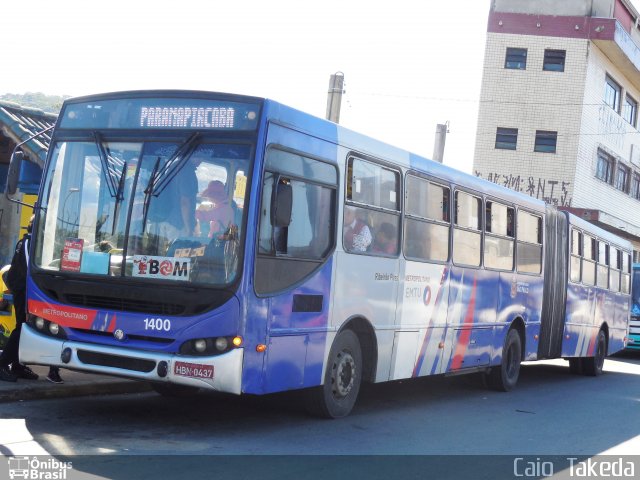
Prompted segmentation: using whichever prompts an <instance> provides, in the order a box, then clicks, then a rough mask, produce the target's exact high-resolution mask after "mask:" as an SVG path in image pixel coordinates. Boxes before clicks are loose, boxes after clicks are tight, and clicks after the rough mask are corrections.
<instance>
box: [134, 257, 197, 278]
mask: <svg viewBox="0 0 640 480" xmlns="http://www.w3.org/2000/svg"><path fill="white" fill-rule="evenodd" d="M190 271H191V259H190V258H174V257H152V256H149V255H136V256H134V257H133V276H134V277H144V278H159V279H163V280H182V281H188V280H189V273H190Z"/></svg>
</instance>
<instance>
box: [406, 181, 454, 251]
mask: <svg viewBox="0 0 640 480" xmlns="http://www.w3.org/2000/svg"><path fill="white" fill-rule="evenodd" d="M405 209H406V211H405V225H404V254H405V257H406V258H408V259H411V260H418V261H436V262H446V261H447V260H448V259H449V218H450V215H449V188H447V187H443V186H441V185H437V184H435V183H432V182H429V181H427V180H425V179H422V178H419V177H416V176H413V175H407V180H406V203H405Z"/></svg>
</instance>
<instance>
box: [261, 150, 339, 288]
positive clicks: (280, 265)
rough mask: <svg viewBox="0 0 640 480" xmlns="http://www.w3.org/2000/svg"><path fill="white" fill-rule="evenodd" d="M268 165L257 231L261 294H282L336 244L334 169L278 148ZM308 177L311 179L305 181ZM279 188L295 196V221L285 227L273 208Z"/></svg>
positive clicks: (292, 205) (292, 206)
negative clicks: (280, 291) (276, 218)
mask: <svg viewBox="0 0 640 480" xmlns="http://www.w3.org/2000/svg"><path fill="white" fill-rule="evenodd" d="M265 164H266V169H267V171H266V172H265V174H264V180H263V185H262V202H261V210H260V225H259V229H258V260H257V266H256V291H257V292H258V293H271V292H274V291H278V290H282V289H283V288H286V287H288V286H290V285H292V284H294V283H295V282H298V281H300V280H302V278H304V277H305V276H306V275H308V274H309V273H310V272H311V271H312V270H313V269H314V268H316V266H317V265H318V264H319V262H321V261H322V260H323V259H324V258H326V257H327V255H328V254H329V253H330V252H331V250H332V249H333V247H334V245H335V241H334V237H335V206H336V203H335V202H336V187H337V178H338V177H337V172H336V169H335V167H333V166H331V165H329V164H327V163H323V162H319V161H316V160H313V159H310V158H307V157H303V156H301V155H296V154H293V153H290V152H285V151H282V150H279V149H271V150H269V152H268V153H267V157H266V161H265ZM272 169H273V170H272ZM303 174H306V177H301V176H302V175H303ZM298 175H300V177H299V176H298ZM279 185H285V186H287V187H288V190H290V192H291V218H290V222H289V224H288V225H286V226H284V225H278V224H277V223H276V224H274V218H273V216H274V215H273V212H272V205H273V203H274V201H275V200H276V193H275V192H276V187H277V186H279ZM278 189H280V187H278ZM297 260H305V261H303V262H300V261H297ZM310 261H311V262H310Z"/></svg>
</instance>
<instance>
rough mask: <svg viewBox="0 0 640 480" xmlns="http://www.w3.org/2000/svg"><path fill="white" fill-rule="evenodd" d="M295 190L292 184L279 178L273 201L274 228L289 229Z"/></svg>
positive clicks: (272, 222)
mask: <svg viewBox="0 0 640 480" xmlns="http://www.w3.org/2000/svg"><path fill="white" fill-rule="evenodd" d="M292 205H293V189H292V188H291V184H290V183H287V182H284V181H283V179H282V178H279V179H278V180H277V182H276V186H275V189H274V191H273V199H272V201H271V224H272V225H273V226H274V227H288V226H289V224H290V223H291V208H292Z"/></svg>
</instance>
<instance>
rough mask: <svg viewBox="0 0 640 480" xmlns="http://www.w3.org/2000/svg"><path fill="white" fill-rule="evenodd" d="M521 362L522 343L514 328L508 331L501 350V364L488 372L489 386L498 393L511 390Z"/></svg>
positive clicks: (514, 384) (516, 381) (516, 380)
mask: <svg viewBox="0 0 640 480" xmlns="http://www.w3.org/2000/svg"><path fill="white" fill-rule="evenodd" d="M521 360H522V342H521V340H520V334H519V333H518V331H517V330H516V329H514V328H512V329H511V330H509V333H507V338H505V340H504V347H503V348H502V362H501V363H500V365H498V366H496V367H493V368H492V369H491V370H490V371H489V378H488V380H489V386H490V387H491V388H492V389H494V390H498V391H500V392H508V391H510V390H513V388H514V387H515V386H516V383H518V376H519V375H520V362H521Z"/></svg>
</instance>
